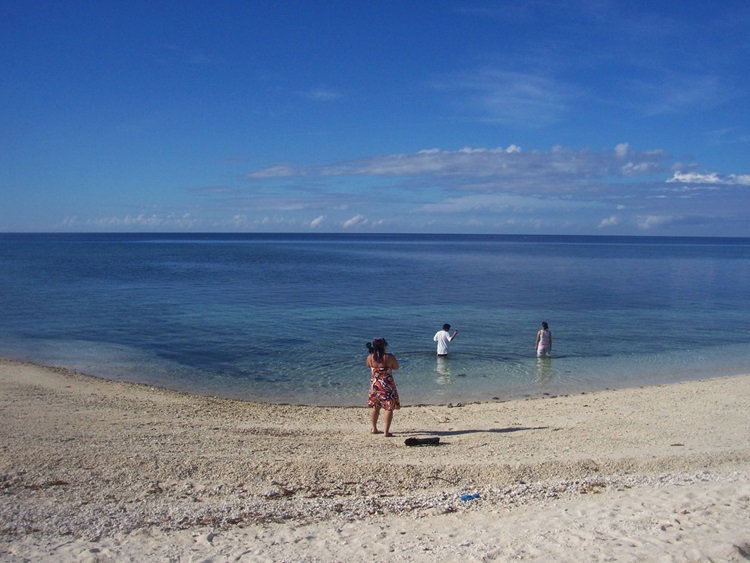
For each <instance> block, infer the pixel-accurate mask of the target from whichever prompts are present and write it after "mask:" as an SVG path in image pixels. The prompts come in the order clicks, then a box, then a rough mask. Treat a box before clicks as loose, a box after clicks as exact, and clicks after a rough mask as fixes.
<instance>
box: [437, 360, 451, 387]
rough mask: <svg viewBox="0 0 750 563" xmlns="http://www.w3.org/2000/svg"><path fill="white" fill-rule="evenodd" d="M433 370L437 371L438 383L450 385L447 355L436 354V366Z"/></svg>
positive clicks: (449, 365)
mask: <svg viewBox="0 0 750 563" xmlns="http://www.w3.org/2000/svg"><path fill="white" fill-rule="evenodd" d="M435 371H437V374H438V377H437V384H438V385H450V383H451V380H452V377H451V375H452V374H451V361H450V360H449V359H448V356H438V357H437V367H436V368H435Z"/></svg>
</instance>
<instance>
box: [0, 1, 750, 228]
mask: <svg viewBox="0 0 750 563" xmlns="http://www.w3.org/2000/svg"><path fill="white" fill-rule="evenodd" d="M572 8H575V9H572ZM0 16H1V17H3V20H4V21H6V23H7V24H8V25H6V29H7V30H10V31H7V32H4V36H3V38H2V40H0V41H2V43H1V46H2V49H0V51H1V52H2V53H1V54H0V71H2V72H3V75H4V77H5V79H4V82H5V86H4V87H3V88H2V89H0V107H2V109H0V119H1V121H0V123H2V127H0V143H1V144H2V147H3V150H2V151H0V188H1V189H0V231H5V232H11V231H22V232H30V231H62V232H68V231H80V232H88V231H153V232H159V231H184V232H191V231H195V232H198V231H201V232H207V231H217V232H269V231H271V232H274V231H275V232H366V233H370V232H372V233H384V232H388V233H392V232H402V233H407V232H424V233H430V232H454V233H524V234H603V235H604V234H613V235H639V234H649V235H678V236H679V235H682V236H684V235H694V236H743V237H746V236H750V221H749V220H748V219H750V159H749V158H748V157H750V120H749V119H748V118H749V113H750V110H749V109H748V108H750V103H748V102H749V100H748V97H750V42H749V41H748V40H747V39H746V29H747V27H748V24H750V4H747V3H746V2H740V1H732V0H730V1H727V2H723V3H721V4H720V5H718V6H711V5H707V4H706V3H699V2H694V1H688V2H685V3H683V4H681V5H680V6H679V9H675V10H673V9H669V8H668V7H666V6H664V7H659V6H649V7H647V8H636V7H633V6H631V3H627V2H624V1H622V2H620V1H613V2H607V3H601V4H591V3H589V2H585V1H583V0H582V1H580V2H573V3H572V4H570V5H566V7H561V6H558V4H557V3H554V2H547V1H544V0H542V1H539V2H533V3H526V4H521V5H519V3H515V2H513V3H511V2H484V1H467V2H463V3H462V2H412V3H401V4H399V5H387V4H386V5H374V6H361V7H359V8H358V9H357V10H354V9H353V8H351V6H350V4H348V3H344V2H336V1H334V2H330V3H326V4H325V6H318V5H311V3H307V2H301V1H283V0H282V1H281V2H279V3H276V4H274V5H273V6H264V7H258V6H252V5H250V4H246V3H242V2H231V1H230V2H222V3H218V4H213V3H202V2H186V3H183V4H181V5H179V6H178V7H175V6H174V5H173V4H171V3H167V2H149V3H146V2H133V3H128V4H127V5H120V4H119V3H113V2H100V3H94V4H91V3H87V2H77V1H71V2H66V3H49V2H41V1H33V0H32V1H30V2H24V3H5V4H3V5H2V6H0Z"/></svg>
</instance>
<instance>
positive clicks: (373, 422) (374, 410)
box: [370, 407, 387, 434]
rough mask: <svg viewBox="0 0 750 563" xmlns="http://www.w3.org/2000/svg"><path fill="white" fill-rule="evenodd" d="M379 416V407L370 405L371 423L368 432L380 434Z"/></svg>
mask: <svg viewBox="0 0 750 563" xmlns="http://www.w3.org/2000/svg"><path fill="white" fill-rule="evenodd" d="M379 416H380V407H372V409H371V410H370V423H371V425H372V428H371V429H370V432H371V433H373V434H380V432H379V431H378V417H379ZM386 420H387V419H386Z"/></svg>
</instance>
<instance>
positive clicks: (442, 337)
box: [432, 323, 458, 356]
mask: <svg viewBox="0 0 750 563" xmlns="http://www.w3.org/2000/svg"><path fill="white" fill-rule="evenodd" d="M450 330H451V325H449V324H447V323H446V324H444V325H443V329H442V330H439V331H437V332H436V333H435V336H433V337H432V340H434V341H435V342H437V355H438V356H447V355H448V344H450V343H451V342H453V339H454V338H456V335H457V334H458V331H457V330H456V331H454V332H453V334H452V335H451V333H450Z"/></svg>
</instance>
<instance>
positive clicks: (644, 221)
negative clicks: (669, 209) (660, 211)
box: [637, 215, 675, 231]
mask: <svg viewBox="0 0 750 563" xmlns="http://www.w3.org/2000/svg"><path fill="white" fill-rule="evenodd" d="M674 220H675V218H674V217H672V216H671V215H646V216H643V217H638V219H637V225H638V228H639V229H641V230H643V231H648V230H650V229H654V228H658V227H663V226H665V225H668V224H670V223H672V222H674Z"/></svg>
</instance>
